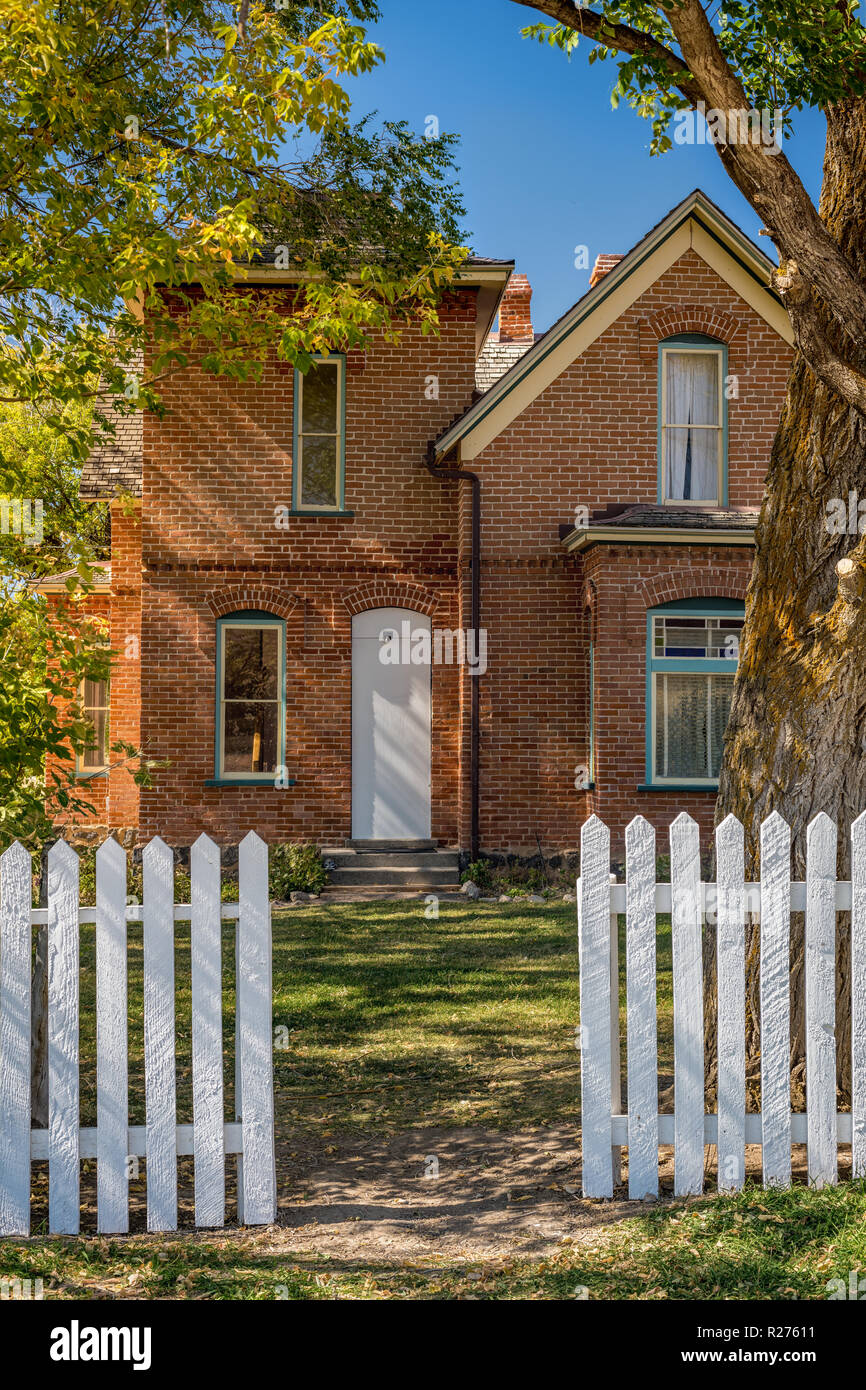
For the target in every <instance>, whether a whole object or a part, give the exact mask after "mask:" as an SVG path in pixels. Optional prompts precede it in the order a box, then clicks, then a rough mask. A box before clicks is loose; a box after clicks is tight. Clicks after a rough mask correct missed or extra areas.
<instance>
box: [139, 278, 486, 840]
mask: <svg viewBox="0 0 866 1390" xmlns="http://www.w3.org/2000/svg"><path fill="white" fill-rule="evenodd" d="M441 317H442V332H441V336H440V337H439V338H429V337H423V336H422V334H421V332H420V330H419V329H417V328H414V327H411V328H408V329H406V330H404V332H403V334H402V338H401V341H400V343H398V344H389V343H386V342H385V341H384V340H383V339H382V338H381V336H380V337H379V338H377V339H376V340H375V341H374V342H373V344H372V345H371V347H370V348H369V349H368V350H367V351H365V352H360V351H356V352H350V353H349V355H348V359H347V371H346V497H345V504H346V507H347V508H348V509H350V510H351V511H352V512H353V513H354V515H353V516H352V517H335V518H328V517H291V518H290V519H289V522H288V527H287V528H278V527H277V526H275V524H274V512H275V508H277V507H279V506H281V505H285V506H290V505H291V478H292V472H291V469H292V442H293V441H292V410H293V377H292V372H291V370H290V369H289V368H288V367H287V366H285V365H284V364H282V363H279V362H276V361H275V362H272V363H270V364H269V365H268V366H267V368H266V369H265V373H264V377H263V380H262V382H261V383H259V384H256V383H252V384H250V383H247V384H244V383H237V382H233V381H228V380H214V379H213V378H210V377H204V376H202V375H201V374H200V373H199V372H198V371H197V370H196V369H190V370H189V371H186V372H184V373H181V374H178V375H177V376H175V377H172V378H171V379H170V381H169V382H168V383H167V385H166V388H165V391H164V399H165V402H166V405H167V407H168V415H167V417H166V419H165V420H163V421H157V420H154V419H146V421H145V430H144V438H145V443H144V452H145V465H144V479H143V496H142V517H143V524H142V551H141V564H142V599H141V624H142V629H141V632H142V648H141V649H142V719H141V735H142V739H143V741H144V743H145V744H146V746H147V747H148V748H149V749H152V750H153V751H154V752H155V753H158V755H159V756H160V757H167V758H170V759H171V763H172V766H171V768H170V770H169V771H168V772H163V773H160V774H159V776H158V779H157V786H156V787H155V788H154V789H153V790H149V791H145V792H143V793H142V795H141V811H140V826H141V833H142V835H150V834H155V833H159V834H161V835H163V836H164V837H166V838H167V839H168V840H170V841H173V842H175V843H187V842H188V840H189V837H190V836H191V835H194V834H197V833H198V832H199V831H201V830H204V831H206V832H207V833H209V834H211V835H213V836H215V837H216V838H218V839H220V840H222V841H226V842H231V841H235V840H237V839H238V838H240V837H242V836H243V835H244V834H245V833H246V832H247V831H248V830H249V829H252V828H255V829H256V830H257V831H258V832H259V833H260V834H262V835H263V836H265V837H266V838H271V839H301V838H306V837H309V838H311V839H314V840H317V841H318V842H319V843H320V844H323V843H324V844H328V843H330V844H340V843H342V842H343V840H345V839H346V838H347V837H349V836H350V834H351V619H352V615H353V613H356V612H360V611H362V609H365V608H377V607H390V606H400V607H410V608H414V609H417V610H418V611H421V612H425V613H429V614H430V615H431V617H432V621H433V624H434V626H441V627H448V628H454V627H458V626H460V625H461V624H462V622H463V620H462V617H461V611H460V582H459V578H458V528H459V516H458V512H459V500H458V495H457V494H458V489H457V488H455V487H454V486H453V485H445V484H443V483H441V482H439V481H438V480H437V479H434V478H433V477H432V476H431V475H430V474H429V473H428V472H427V471H426V469H425V468H424V463H423V461H424V457H425V454H426V449H427V443H428V441H429V440H430V439H431V438H433V437H434V436H435V435H437V434H438V433H440V432H441V431H442V429H443V428H444V427H445V425H446V424H448V423H449V422H450V421H451V419H453V417H454V416H455V415H456V414H458V413H459V412H461V411H462V410H464V409H465V408H466V406H467V405H468V404H469V402H470V400H471V393H472V386H473V369H474V333H475V304H474V291H461V292H459V293H457V294H455V295H453V296H452V297H451V298H450V299H449V301H448V302H447V303H446V305H445V306H444V308H443V310H442V315H441ZM431 377H432V378H435V386H436V388H437V389H438V400H437V399H431V398H430V395H431V391H430V386H431V382H430V378H431ZM249 607H262V608H266V609H268V610H269V611H273V612H276V613H278V614H279V615H280V616H284V617H285V618H286V622H287V627H286V631H287V728H286V748H287V767H288V772H289V775H290V776H292V777H294V778H295V779H296V785H295V786H294V787H290V788H287V789H285V790H275V789H272V788H271V787H269V786H265V787H262V786H257V787H250V788H246V787H206V786H205V783H206V781H207V780H208V779H209V778H212V777H213V774H214V733H213V729H214V712H215V711H214V707H215V652H216V638H215V619H216V615H218V614H219V613H225V612H230V611H232V610H236V609H242V608H249ZM432 678H433V752H432V765H433V781H432V817H433V825H432V831H433V835H434V837H436V838H438V839H440V840H442V841H443V842H444V843H448V844H454V843H456V842H457V839H458V817H459V816H461V815H462V814H463V812H462V811H461V796H462V792H461V778H460V746H461V716H460V707H459V676H458V672H457V670H456V668H455V667H447V666H442V667H434V668H433V673H432Z"/></svg>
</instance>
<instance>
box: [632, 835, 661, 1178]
mask: <svg viewBox="0 0 866 1390" xmlns="http://www.w3.org/2000/svg"><path fill="white" fill-rule="evenodd" d="M625 854H626V868H625V882H626V1000H627V1010H628V1012H627V1020H628V1021H627V1040H628V1195H629V1197H630V1198H631V1199H632V1201H640V1200H641V1199H642V1198H644V1197H655V1196H658V1190H659V1136H658V1108H659V1104H658V1101H659V1097H658V1055H657V1054H658V1045H657V1034H656V909H655V876H656V833H655V830H654V829H653V827H652V826H651V825H650V824H649V822H648V821H646V820H644V818H643V816H635V818H634V820H633V821H632V822H631V824H630V825H629V826H628V827H627V828H626V832H625Z"/></svg>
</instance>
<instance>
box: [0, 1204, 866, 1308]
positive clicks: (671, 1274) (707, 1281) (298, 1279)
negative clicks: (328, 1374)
mask: <svg viewBox="0 0 866 1390" xmlns="http://www.w3.org/2000/svg"><path fill="white" fill-rule="evenodd" d="M0 1269H2V1275H3V1277H6V1278H10V1279H11V1278H14V1277H16V1276H17V1277H19V1278H22V1279H25V1278H29V1279H35V1278H39V1277H41V1278H43V1279H44V1283H45V1290H44V1293H45V1297H46V1298H60V1299H74V1298H85V1299H86V1298H97V1299H98V1298H106V1297H109V1298H193V1299H195V1298H206V1299H229V1300H231V1299H259V1300H274V1299H289V1300H297V1299H323V1298H349V1299H409V1300H411V1299H453V1298H466V1297H474V1298H482V1299H574V1298H587V1299H590V1300H593V1299H605V1300H607V1299H648V1300H663V1299H700V1300H706V1301H710V1302H711V1301H714V1300H723V1299H728V1298H731V1299H752V1300H763V1299H770V1300H782V1301H785V1300H791V1299H806V1300H813V1299H814V1300H826V1299H827V1298H828V1294H829V1287H828V1286H829V1281H830V1280H832V1279H841V1280H842V1281H843V1284H844V1285H845V1287H846V1288H847V1286H848V1282H849V1276H850V1273H851V1271H857V1272H858V1274H860V1275H861V1276H862V1274H863V1272H864V1271H866V1183H863V1182H858V1183H854V1184H845V1185H842V1186H840V1187H838V1188H827V1189H825V1190H824V1191H822V1192H816V1191H814V1190H810V1189H808V1188H805V1187H795V1188H792V1189H790V1190H789V1191H785V1192H780V1191H775V1192H763V1191H762V1190H761V1189H759V1188H757V1187H755V1186H752V1185H750V1186H748V1187H747V1188H746V1189H745V1190H744V1191H743V1192H741V1193H739V1194H737V1195H736V1196H726V1197H721V1198H719V1197H715V1198H713V1197H708V1198H703V1199H700V1200H691V1201H689V1202H688V1203H682V1202H680V1203H676V1202H675V1203H671V1204H669V1205H665V1206H661V1207H658V1208H654V1209H652V1210H650V1211H649V1212H647V1213H646V1214H645V1215H642V1216H638V1217H635V1218H633V1219H630V1220H627V1221H622V1222H619V1223H617V1224H615V1225H612V1226H608V1227H599V1228H598V1229H597V1231H596V1232H595V1233H594V1234H593V1236H592V1238H591V1240H589V1241H588V1242H587V1243H586V1244H582V1245H580V1246H573V1245H565V1246H563V1248H562V1249H561V1250H559V1251H557V1253H556V1254H555V1255H553V1256H552V1257H551V1258H548V1259H546V1260H542V1261H531V1260H519V1259H518V1260H512V1261H506V1262H502V1261H487V1262H482V1261H477V1262H471V1261H470V1262H465V1263H459V1264H457V1263H454V1262H451V1263H441V1262H431V1261H424V1262H414V1263H413V1264H411V1265H405V1264H404V1265H402V1266H400V1267H395V1266H394V1265H393V1264H388V1263H386V1262H384V1261H382V1262H375V1261H370V1260H369V1259H368V1260H364V1261H357V1262H347V1261H338V1260H332V1259H327V1258H325V1257H320V1256H317V1255H315V1254H308V1253H305V1254H303V1255H299V1254H298V1253H297V1252H292V1253H291V1254H290V1255H288V1256H287V1255H286V1254H284V1253H281V1252H280V1250H279V1248H278V1242H276V1241H275V1240H274V1238H273V1234H272V1233H269V1232H264V1233H262V1234H260V1235H257V1234H252V1233H250V1234H241V1235H232V1234H228V1233H227V1234H226V1235H216V1234H212V1233H200V1234H196V1235H192V1234H191V1235H189V1236H186V1237H183V1238H177V1237H171V1238H169V1237H165V1236H163V1237H153V1236H152V1237H131V1238H129V1239H128V1240H119V1239H111V1238H91V1239H90V1240H51V1241H49V1240H44V1241H42V1240H40V1241H31V1242H23V1241H6V1242H3V1243H2V1244H0Z"/></svg>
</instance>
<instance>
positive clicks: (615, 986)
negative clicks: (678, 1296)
mask: <svg viewBox="0 0 866 1390" xmlns="http://www.w3.org/2000/svg"><path fill="white" fill-rule="evenodd" d="M610 881H611V883H616V874H611V875H610ZM610 1113H611V1115H621V1114H622V1063H621V1059H620V1037H619V916H618V914H617V913H616V912H611V914H610ZM610 1161H611V1167H612V1169H613V1185H614V1187H616V1186H617V1184H618V1183H620V1182H622V1148H621V1146H620V1145H619V1144H612V1145H611V1149H610Z"/></svg>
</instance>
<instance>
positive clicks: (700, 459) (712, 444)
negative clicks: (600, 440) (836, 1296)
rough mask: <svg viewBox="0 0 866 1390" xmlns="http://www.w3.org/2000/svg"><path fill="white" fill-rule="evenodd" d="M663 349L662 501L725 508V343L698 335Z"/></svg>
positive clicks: (660, 406)
mask: <svg viewBox="0 0 866 1390" xmlns="http://www.w3.org/2000/svg"><path fill="white" fill-rule="evenodd" d="M659 352H660V361H659V374H660V381H659V416H660V418H659V446H660V447H659V452H660V461H659V471H660V488H659V491H660V497H659V501H661V502H668V503H672V504H673V503H680V504H682V503H685V504H686V505H692V506H711V505H713V504H715V505H717V506H723V505H725V503H726V500H727V499H726V497H725V472H726V461H725V438H726V430H725V395H724V380H725V348H724V345H723V344H721V343H715V342H714V341H713V340H712V339H710V338H700V337H699V336H698V335H697V334H695V335H692V336H690V337H684V338H672V339H670V340H669V341H668V342H666V343H662V345H661V347H660V349H659Z"/></svg>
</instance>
